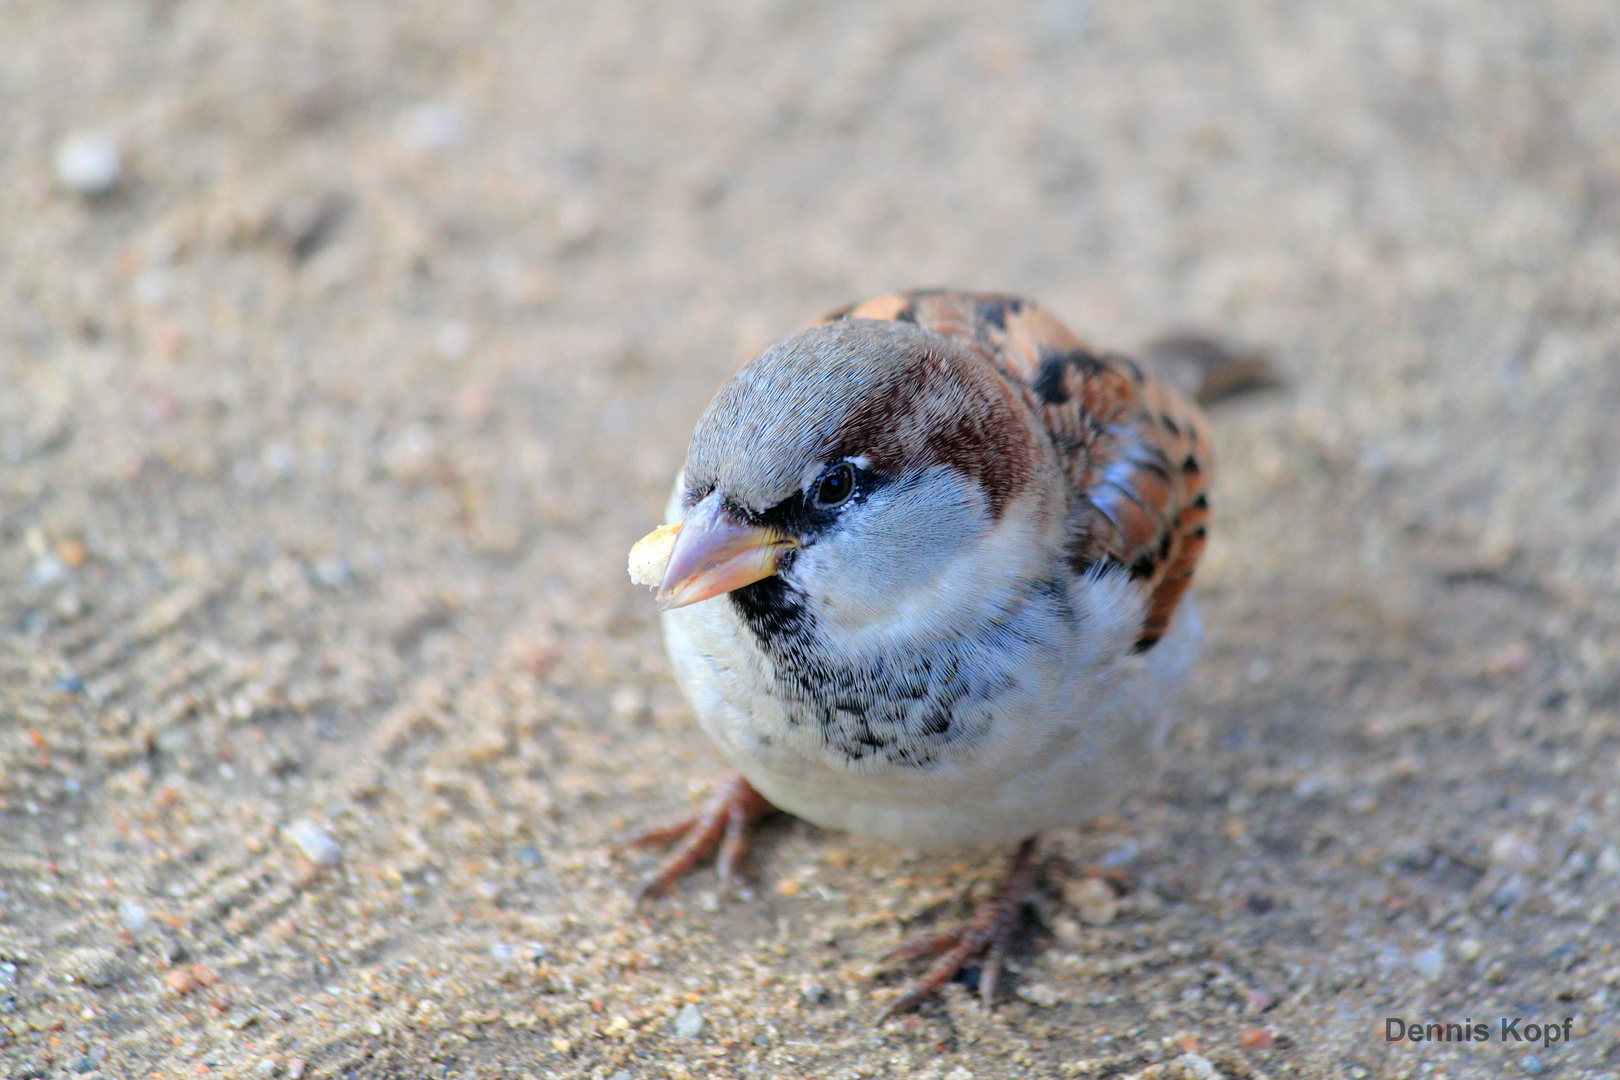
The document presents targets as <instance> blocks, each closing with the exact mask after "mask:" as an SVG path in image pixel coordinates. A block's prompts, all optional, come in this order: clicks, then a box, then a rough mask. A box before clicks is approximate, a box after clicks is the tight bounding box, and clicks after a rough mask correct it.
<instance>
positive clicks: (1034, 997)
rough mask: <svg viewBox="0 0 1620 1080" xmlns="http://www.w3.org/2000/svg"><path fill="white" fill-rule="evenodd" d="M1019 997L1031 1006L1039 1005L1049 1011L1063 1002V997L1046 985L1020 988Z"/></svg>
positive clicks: (1039, 984) (1032, 984)
mask: <svg viewBox="0 0 1620 1080" xmlns="http://www.w3.org/2000/svg"><path fill="white" fill-rule="evenodd" d="M1018 996H1019V997H1021V998H1023V999H1024V1000H1025V1001H1027V1002H1029V1003H1030V1004H1031V1005H1039V1006H1040V1007H1041V1008H1043V1009H1049V1008H1051V1007H1052V1006H1053V1005H1056V1004H1057V1003H1058V1002H1060V1001H1062V1000H1063V995H1062V994H1060V993H1058V992H1057V991H1056V990H1055V989H1053V988H1052V987H1051V986H1049V985H1047V984H1046V983H1030V984H1029V985H1027V986H1020V987H1019V988H1018Z"/></svg>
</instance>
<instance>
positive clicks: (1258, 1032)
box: [1238, 1028, 1277, 1050]
mask: <svg viewBox="0 0 1620 1080" xmlns="http://www.w3.org/2000/svg"><path fill="white" fill-rule="evenodd" d="M1238 1043H1239V1044H1240V1045H1241V1046H1243V1047H1244V1048H1245V1049H1248V1050H1269V1049H1271V1048H1272V1047H1273V1046H1275V1045H1277V1036H1275V1035H1273V1034H1272V1033H1271V1032H1269V1031H1267V1030H1266V1029H1265V1028H1244V1029H1243V1031H1242V1032H1240V1033H1239V1034H1238Z"/></svg>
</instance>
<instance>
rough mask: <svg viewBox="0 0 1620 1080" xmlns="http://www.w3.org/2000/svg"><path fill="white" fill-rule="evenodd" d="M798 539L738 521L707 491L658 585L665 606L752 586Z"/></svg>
mask: <svg viewBox="0 0 1620 1080" xmlns="http://www.w3.org/2000/svg"><path fill="white" fill-rule="evenodd" d="M796 546H798V541H796V540H794V539H792V538H791V537H787V536H783V535H782V534H781V533H779V532H777V531H776V530H774V529H766V528H761V527H760V526H757V525H749V524H747V523H746V522H742V521H738V520H737V519H736V518H735V517H734V516H732V515H731V514H730V513H728V512H727V511H726V510H725V508H724V507H722V506H721V505H720V493H719V492H717V491H716V492H711V493H710V494H709V495H708V496H707V497H706V498H705V499H704V500H703V501H702V502H700V503H698V504H697V505H696V506H694V507H692V509H690V510H688V511H687V512H686V517H685V518H683V519H682V520H681V531H680V534H679V535H678V536H676V537H675V546H674V548H673V549H672V550H671V551H670V553H669V566H668V568H667V569H666V570H665V571H664V580H663V583H662V584H661V585H659V587H658V597H657V600H658V606H659V608H661V609H662V610H664V611H669V610H670V609H671V608H678V607H685V606H686V605H687V604H695V603H697V602H698V601H699V600H707V599H709V597H711V596H719V595H720V594H721V593H728V592H730V591H731V590H733V589H740V588H742V587H743V586H744V585H752V584H753V583H754V582H756V581H759V580H760V579H762V578H768V577H770V576H771V575H772V574H774V573H776V560H777V559H778V558H779V557H780V556H781V554H782V552H784V551H786V550H787V549H788V548H791V547H796Z"/></svg>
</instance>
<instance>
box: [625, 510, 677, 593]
mask: <svg viewBox="0 0 1620 1080" xmlns="http://www.w3.org/2000/svg"><path fill="white" fill-rule="evenodd" d="M680 531H681V523H680V522H678V521H677V522H675V523H674V524H672V525H660V526H658V528H656V529H654V530H653V531H652V532H650V533H648V534H647V535H646V536H643V537H642V538H641V539H640V540H637V541H636V543H635V546H634V547H632V548H631V549H630V580H631V581H633V582H635V583H636V584H637V585H653V586H656V585H658V584H660V583H662V582H663V580H664V569H665V568H666V567H667V566H669V553H670V552H671V551H672V550H673V549H674V547H675V536H676V534H677V533H679V532H680Z"/></svg>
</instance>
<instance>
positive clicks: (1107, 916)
mask: <svg viewBox="0 0 1620 1080" xmlns="http://www.w3.org/2000/svg"><path fill="white" fill-rule="evenodd" d="M1063 899H1064V901H1065V902H1066V903H1067V904H1069V906H1070V907H1072V908H1074V913H1075V914H1076V915H1078V916H1080V921H1081V922H1083V923H1087V924H1089V925H1091V926H1107V925H1108V924H1109V923H1111V922H1113V921H1114V917H1115V916H1116V915H1118V914H1119V897H1117V896H1115V895H1114V890H1113V888H1111V887H1110V886H1109V884H1108V883H1107V882H1106V881H1103V880H1101V879H1100V878H1094V877H1087V878H1081V879H1080V880H1079V881H1070V882H1067V883H1066V884H1065V885H1064V886H1063Z"/></svg>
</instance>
